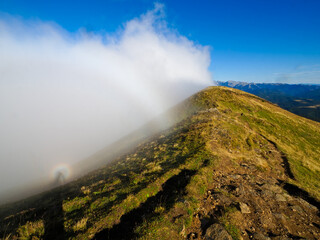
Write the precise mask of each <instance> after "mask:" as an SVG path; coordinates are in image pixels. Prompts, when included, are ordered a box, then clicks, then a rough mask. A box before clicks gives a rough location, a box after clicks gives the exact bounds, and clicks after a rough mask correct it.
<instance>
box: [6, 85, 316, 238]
mask: <svg viewBox="0 0 320 240" xmlns="http://www.w3.org/2000/svg"><path fill="white" fill-rule="evenodd" d="M171 112H175V113H179V114H177V116H176V124H175V125H173V126H172V127H171V128H169V129H167V130H165V131H163V132H161V133H159V134H156V135H154V136H152V137H150V138H148V139H145V140H144V141H143V142H141V143H140V145H139V146H138V147H137V148H136V149H134V150H132V151H131V152H129V153H127V154H125V155H123V156H121V157H119V158H117V159H115V160H114V161H113V162H111V163H108V164H107V165H106V166H105V167H103V168H101V169H99V170H96V171H94V172H92V173H90V174H88V175H86V176H85V177H82V178H80V179H78V180H77V181H74V182H72V183H70V184H67V185H65V186H63V187H61V188H58V189H55V190H52V191H50V192H47V193H43V194H41V195H39V196H35V197H33V198H30V199H29V200H28V201H24V202H20V203H17V204H13V205H10V206H6V208H3V209H2V210H3V211H2V212H3V213H2V215H1V209H0V217H2V218H0V220H1V219H3V222H2V223H3V226H8V223H10V226H9V227H6V229H5V228H4V227H2V228H0V230H1V233H4V232H5V234H6V235H8V234H11V235H12V236H13V235H14V236H35V237H39V236H40V234H43V232H42V231H43V230H41V229H42V227H40V225H39V224H40V223H42V224H43V222H44V221H48V219H42V218H41V214H40V215H39V214H38V215H35V214H32V213H33V211H35V209H47V210H46V211H47V212H43V214H45V213H48V212H50V211H54V209H57V206H60V205H61V204H62V210H63V212H62V216H63V225H64V230H65V232H66V236H67V238H70V239H91V238H92V237H93V236H94V234H96V233H98V232H99V231H101V230H103V229H106V228H112V227H113V226H115V225H116V224H118V223H119V222H120V221H121V217H122V216H124V215H126V214H128V213H130V212H131V211H133V210H134V209H137V208H139V207H140V206H141V205H142V204H144V203H145V202H147V201H148V199H150V198H152V197H153V196H156V195H157V194H158V193H159V192H161V191H162V190H163V189H162V187H163V185H164V183H165V182H167V181H168V180H169V179H171V178H172V177H174V176H176V175H178V174H179V173H181V172H182V171H184V170H189V171H194V175H192V177H191V178H190V181H189V182H188V184H187V186H186V187H185V190H184V193H180V195H178V196H177V197H176V199H174V200H173V201H174V202H172V203H170V207H169V204H168V203H166V202H160V203H159V204H158V205H157V206H156V207H155V208H154V209H153V211H151V212H150V213H148V214H147V215H146V219H145V221H143V222H142V223H141V224H139V225H138V226H136V228H135V229H134V233H135V234H136V235H137V238H140V239H183V238H184V234H185V233H187V232H188V231H189V229H190V228H192V224H193V222H194V214H196V213H197V211H198V209H199V207H200V206H201V201H202V199H203V198H204V197H205V194H206V192H207V190H208V188H209V187H210V186H211V184H212V181H213V169H215V168H216V167H217V166H220V165H221V164H224V161H225V159H229V160H230V161H229V162H230V164H229V165H228V166H225V167H226V168H237V167H238V166H239V164H240V163H251V164H254V165H255V166H256V168H257V169H258V170H259V171H262V172H265V173H268V172H272V171H273V169H275V166H273V164H275V163H273V161H272V157H271V156H270V155H269V154H268V146H269V145H270V144H269V143H268V141H267V140H266V139H269V140H271V141H273V142H274V143H275V144H276V145H277V147H278V149H279V150H281V151H282V152H283V153H284V154H286V156H287V158H288V161H289V164H290V168H291V170H292V172H293V174H294V177H295V180H290V182H291V183H293V184H295V185H297V186H299V187H300V188H303V189H304V190H306V191H307V192H309V193H310V194H311V195H312V196H313V197H315V198H317V199H318V200H320V191H319V186H320V174H319V173H320V162H319V156H320V148H319V146H320V130H319V129H320V124H319V123H316V122H313V121H310V120H307V119H304V118H301V117H298V116H295V115H293V114H291V113H289V112H287V111H285V110H282V109H280V108H278V107H277V106H275V105H273V104H270V103H268V102H266V101H264V100H262V99H260V98H258V97H256V96H253V95H250V94H247V93H244V92H241V91H238V90H232V89H228V88H223V87H211V88H207V89H205V90H203V91H201V92H200V93H198V94H196V95H194V96H192V97H190V98H189V99H188V100H187V101H185V102H183V103H182V104H180V105H178V106H177V107H176V108H173V109H172V110H171ZM226 194H227V193H226ZM57 196H62V200H61V198H58V197H57ZM235 211H236V210H235V209H225V212H226V213H225V215H224V216H223V217H222V218H221V219H220V220H221V222H222V223H223V224H224V226H225V228H226V230H227V231H228V232H229V233H230V235H231V236H232V237H233V238H234V239H239V230H238V228H237V227H236V224H235V223H234V222H233V220H232V216H233V215H232V214H234V213H235ZM10 215H11V216H10ZM34 216H36V217H34ZM4 217H6V219H4ZM52 221H54V219H52ZM0 223H1V222H0ZM31 223H32V224H33V225H32V224H31ZM36 223H37V224H38V225H37V224H36ZM30 224H31V225H30ZM0 225H1V224H0ZM30 226H31V227H30ZM37 226H38V227H37ZM43 226H44V225H43ZM37 229H38V230H37ZM28 234H29V235H28ZM26 239H28V238H26Z"/></svg>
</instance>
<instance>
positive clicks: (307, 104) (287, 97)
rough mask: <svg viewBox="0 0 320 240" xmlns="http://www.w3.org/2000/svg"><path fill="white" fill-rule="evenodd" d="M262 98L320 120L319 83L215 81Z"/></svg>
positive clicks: (220, 84)
mask: <svg viewBox="0 0 320 240" xmlns="http://www.w3.org/2000/svg"><path fill="white" fill-rule="evenodd" d="M217 84H218V85H219V86H225V87H231V88H236V89H239V90H242V91H245V92H248V93H252V94H254V95H257V96H259V97H261V98H264V99H266V100H268V101H270V102H272V103H275V104H277V105H279V106H280V107H282V108H284V109H286V110H288V111H290V112H292V113H295V114H297V115H300V116H302V117H306V118H309V119H312V120H315V121H318V122H320V84H313V85H312V84H282V83H246V82H236V81H227V82H219V81H218V82H217Z"/></svg>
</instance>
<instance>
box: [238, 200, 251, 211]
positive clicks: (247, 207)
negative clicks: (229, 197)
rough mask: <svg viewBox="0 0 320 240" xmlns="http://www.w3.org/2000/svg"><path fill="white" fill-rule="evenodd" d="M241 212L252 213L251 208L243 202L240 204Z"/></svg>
mask: <svg viewBox="0 0 320 240" xmlns="http://www.w3.org/2000/svg"><path fill="white" fill-rule="evenodd" d="M240 210H241V212H242V213H251V211H250V208H249V206H248V205H247V204H245V203H242V202H241V203H240Z"/></svg>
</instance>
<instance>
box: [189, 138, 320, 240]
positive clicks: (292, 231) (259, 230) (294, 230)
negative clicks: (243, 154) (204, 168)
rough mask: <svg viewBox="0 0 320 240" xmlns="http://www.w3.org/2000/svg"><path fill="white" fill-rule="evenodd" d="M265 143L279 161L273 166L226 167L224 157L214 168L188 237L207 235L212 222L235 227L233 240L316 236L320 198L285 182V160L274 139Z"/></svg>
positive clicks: (246, 164)
mask: <svg viewBox="0 0 320 240" xmlns="http://www.w3.org/2000/svg"><path fill="white" fill-rule="evenodd" d="M268 142H269V145H270V146H269V149H270V151H272V152H273V154H274V156H273V160H274V161H277V162H278V164H274V165H273V166H274V169H273V170H272V171H260V170H259V169H258V168H257V167H256V165H255V164H254V162H251V163H250V162H243V163H240V164H239V167H229V166H232V163H231V162H230V159H228V158H227V157H226V158H225V159H224V162H223V164H220V166H219V167H218V168H217V169H215V170H214V184H213V185H212V188H211V189H210V190H209V191H208V192H207V195H206V197H205V198H204V199H203V200H202V207H201V208H200V209H199V211H198V212H197V213H196V214H195V216H194V220H193V224H192V228H190V229H189V232H188V235H187V239H211V238H209V237H208V236H206V231H207V229H208V227H210V226H212V224H214V223H219V224H221V225H224V226H229V227H230V226H235V228H237V229H238V230H239V231H238V232H235V233H234V235H233V238H234V239H275V240H282V239H320V217H319V207H320V204H319V202H318V201H317V200H316V199H314V198H312V197H311V196H310V195H309V194H308V193H307V192H305V191H304V190H302V189H300V188H298V187H297V186H295V185H292V184H290V183H288V182H287V181H288V180H289V179H294V176H293V174H292V172H291V170H290V167H289V164H288V160H287V158H286V156H285V154H284V153H283V152H281V151H280V150H279V149H278V148H277V146H276V144H275V143H274V142H272V141H270V140H268ZM226 228H227V227H226ZM230 229H231V231H232V227H230ZM230 229H229V232H230Z"/></svg>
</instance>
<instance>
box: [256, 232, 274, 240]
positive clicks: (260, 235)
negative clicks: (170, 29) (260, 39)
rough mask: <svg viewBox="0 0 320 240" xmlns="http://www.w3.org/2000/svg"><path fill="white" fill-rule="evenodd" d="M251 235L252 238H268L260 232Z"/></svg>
mask: <svg viewBox="0 0 320 240" xmlns="http://www.w3.org/2000/svg"><path fill="white" fill-rule="evenodd" d="M252 237H253V239H254V240H270V238H269V237H266V236H264V235H263V234H262V233H254V234H253V236H252Z"/></svg>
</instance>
